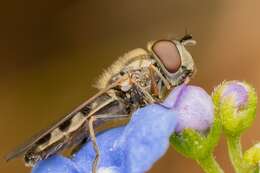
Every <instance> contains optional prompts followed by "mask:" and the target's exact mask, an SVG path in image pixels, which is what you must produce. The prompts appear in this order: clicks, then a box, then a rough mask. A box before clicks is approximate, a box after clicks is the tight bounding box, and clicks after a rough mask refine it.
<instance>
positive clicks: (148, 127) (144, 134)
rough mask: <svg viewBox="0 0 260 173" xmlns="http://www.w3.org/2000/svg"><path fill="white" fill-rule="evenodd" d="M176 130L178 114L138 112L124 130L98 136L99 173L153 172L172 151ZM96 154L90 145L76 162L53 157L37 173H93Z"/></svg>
mask: <svg viewBox="0 0 260 173" xmlns="http://www.w3.org/2000/svg"><path fill="white" fill-rule="evenodd" d="M175 126H176V112H174V111H172V110H169V109H166V108H164V107H163V106H160V105H155V104H154V105H148V106H146V107H144V108H142V109H139V110H137V111H136V112H135V113H134V115H133V117H132V119H131V121H130V122H129V123H128V124H127V125H126V126H124V127H119V128H114V129H111V130H108V131H106V132H103V133H101V134H98V135H97V143H98V146H99V149H100V152H101V160H100V162H99V166H98V167H99V169H98V172H99V173H118V172H124V173H133V172H135V173H143V172H146V171H147V170H149V169H150V168H151V167H152V165H153V164H154V162H156V161H157V160H158V159H159V158H160V157H161V156H163V155H164V153H165V152H166V151H167V149H168V147H169V137H170V135H171V134H172V133H173V132H174V129H175ZM94 157H95V153H94V150H93V147H92V143H91V142H89V143H87V144H86V145H85V146H83V147H82V149H81V150H80V151H79V152H78V153H76V154H75V155H74V156H73V157H72V159H69V158H65V157H62V156H52V157H50V158H49V159H46V160H43V161H40V162H39V163H38V164H37V165H36V166H35V167H34V168H33V173H46V172H48V173H90V172H91V167H92V160H93V159H94Z"/></svg>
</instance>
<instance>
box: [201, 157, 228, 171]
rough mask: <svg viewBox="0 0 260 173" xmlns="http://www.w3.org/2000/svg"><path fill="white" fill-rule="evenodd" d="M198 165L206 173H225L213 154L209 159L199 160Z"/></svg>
mask: <svg viewBox="0 0 260 173" xmlns="http://www.w3.org/2000/svg"><path fill="white" fill-rule="evenodd" d="M197 162H198V164H199V165H200V166H201V168H202V169H203V170H204V172H205V173H224V171H223V170H222V169H221V168H220V166H219V164H218V163H217V161H216V160H215V158H214V156H213V154H210V155H209V156H208V157H206V158H203V159H199V160H197Z"/></svg>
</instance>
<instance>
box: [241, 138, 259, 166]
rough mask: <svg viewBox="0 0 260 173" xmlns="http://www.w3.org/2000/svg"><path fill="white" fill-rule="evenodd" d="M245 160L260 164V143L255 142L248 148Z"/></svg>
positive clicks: (251, 163)
mask: <svg viewBox="0 0 260 173" xmlns="http://www.w3.org/2000/svg"><path fill="white" fill-rule="evenodd" d="M243 159H244V161H245V162H246V163H247V164H249V165H251V166H258V164H260V143H258V144H255V145H254V146H253V147H251V148H250V149H248V150H247V151H246V152H245V154H244V158H243Z"/></svg>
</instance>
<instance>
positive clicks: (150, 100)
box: [131, 79, 156, 104]
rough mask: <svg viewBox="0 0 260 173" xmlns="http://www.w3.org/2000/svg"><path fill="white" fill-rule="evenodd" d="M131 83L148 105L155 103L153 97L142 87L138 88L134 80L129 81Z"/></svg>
mask: <svg viewBox="0 0 260 173" xmlns="http://www.w3.org/2000/svg"><path fill="white" fill-rule="evenodd" d="M131 82H132V83H133V84H134V85H135V86H136V87H137V88H138V89H139V90H140V91H141V93H143V94H144V96H145V98H146V99H145V100H146V101H147V102H148V103H149V104H152V103H155V102H156V100H155V99H154V98H153V96H152V95H151V94H150V93H149V92H147V91H146V90H145V89H144V88H143V87H142V86H140V85H139V84H138V83H137V82H136V81H135V80H133V79H131Z"/></svg>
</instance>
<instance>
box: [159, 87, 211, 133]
mask: <svg viewBox="0 0 260 173" xmlns="http://www.w3.org/2000/svg"><path fill="white" fill-rule="evenodd" d="M163 105H164V106H166V107H168V108H170V109H172V110H174V111H176V112H178V116H177V119H178V121H177V122H178V125H177V127H176V132H181V131H182V130H183V129H185V128H193V129H196V130H198V131H200V132H204V131H206V130H207V129H208V128H209V127H210V126H211V125H212V123H213V119H214V106H213V102H212V99H211V97H210V96H209V95H208V94H207V92H206V91H205V90H203V89H202V88H200V87H196V86H187V85H181V86H178V87H177V88H176V89H174V90H173V91H172V93H170V95H169V96H168V97H167V98H166V100H165V101H164V102H163Z"/></svg>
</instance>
